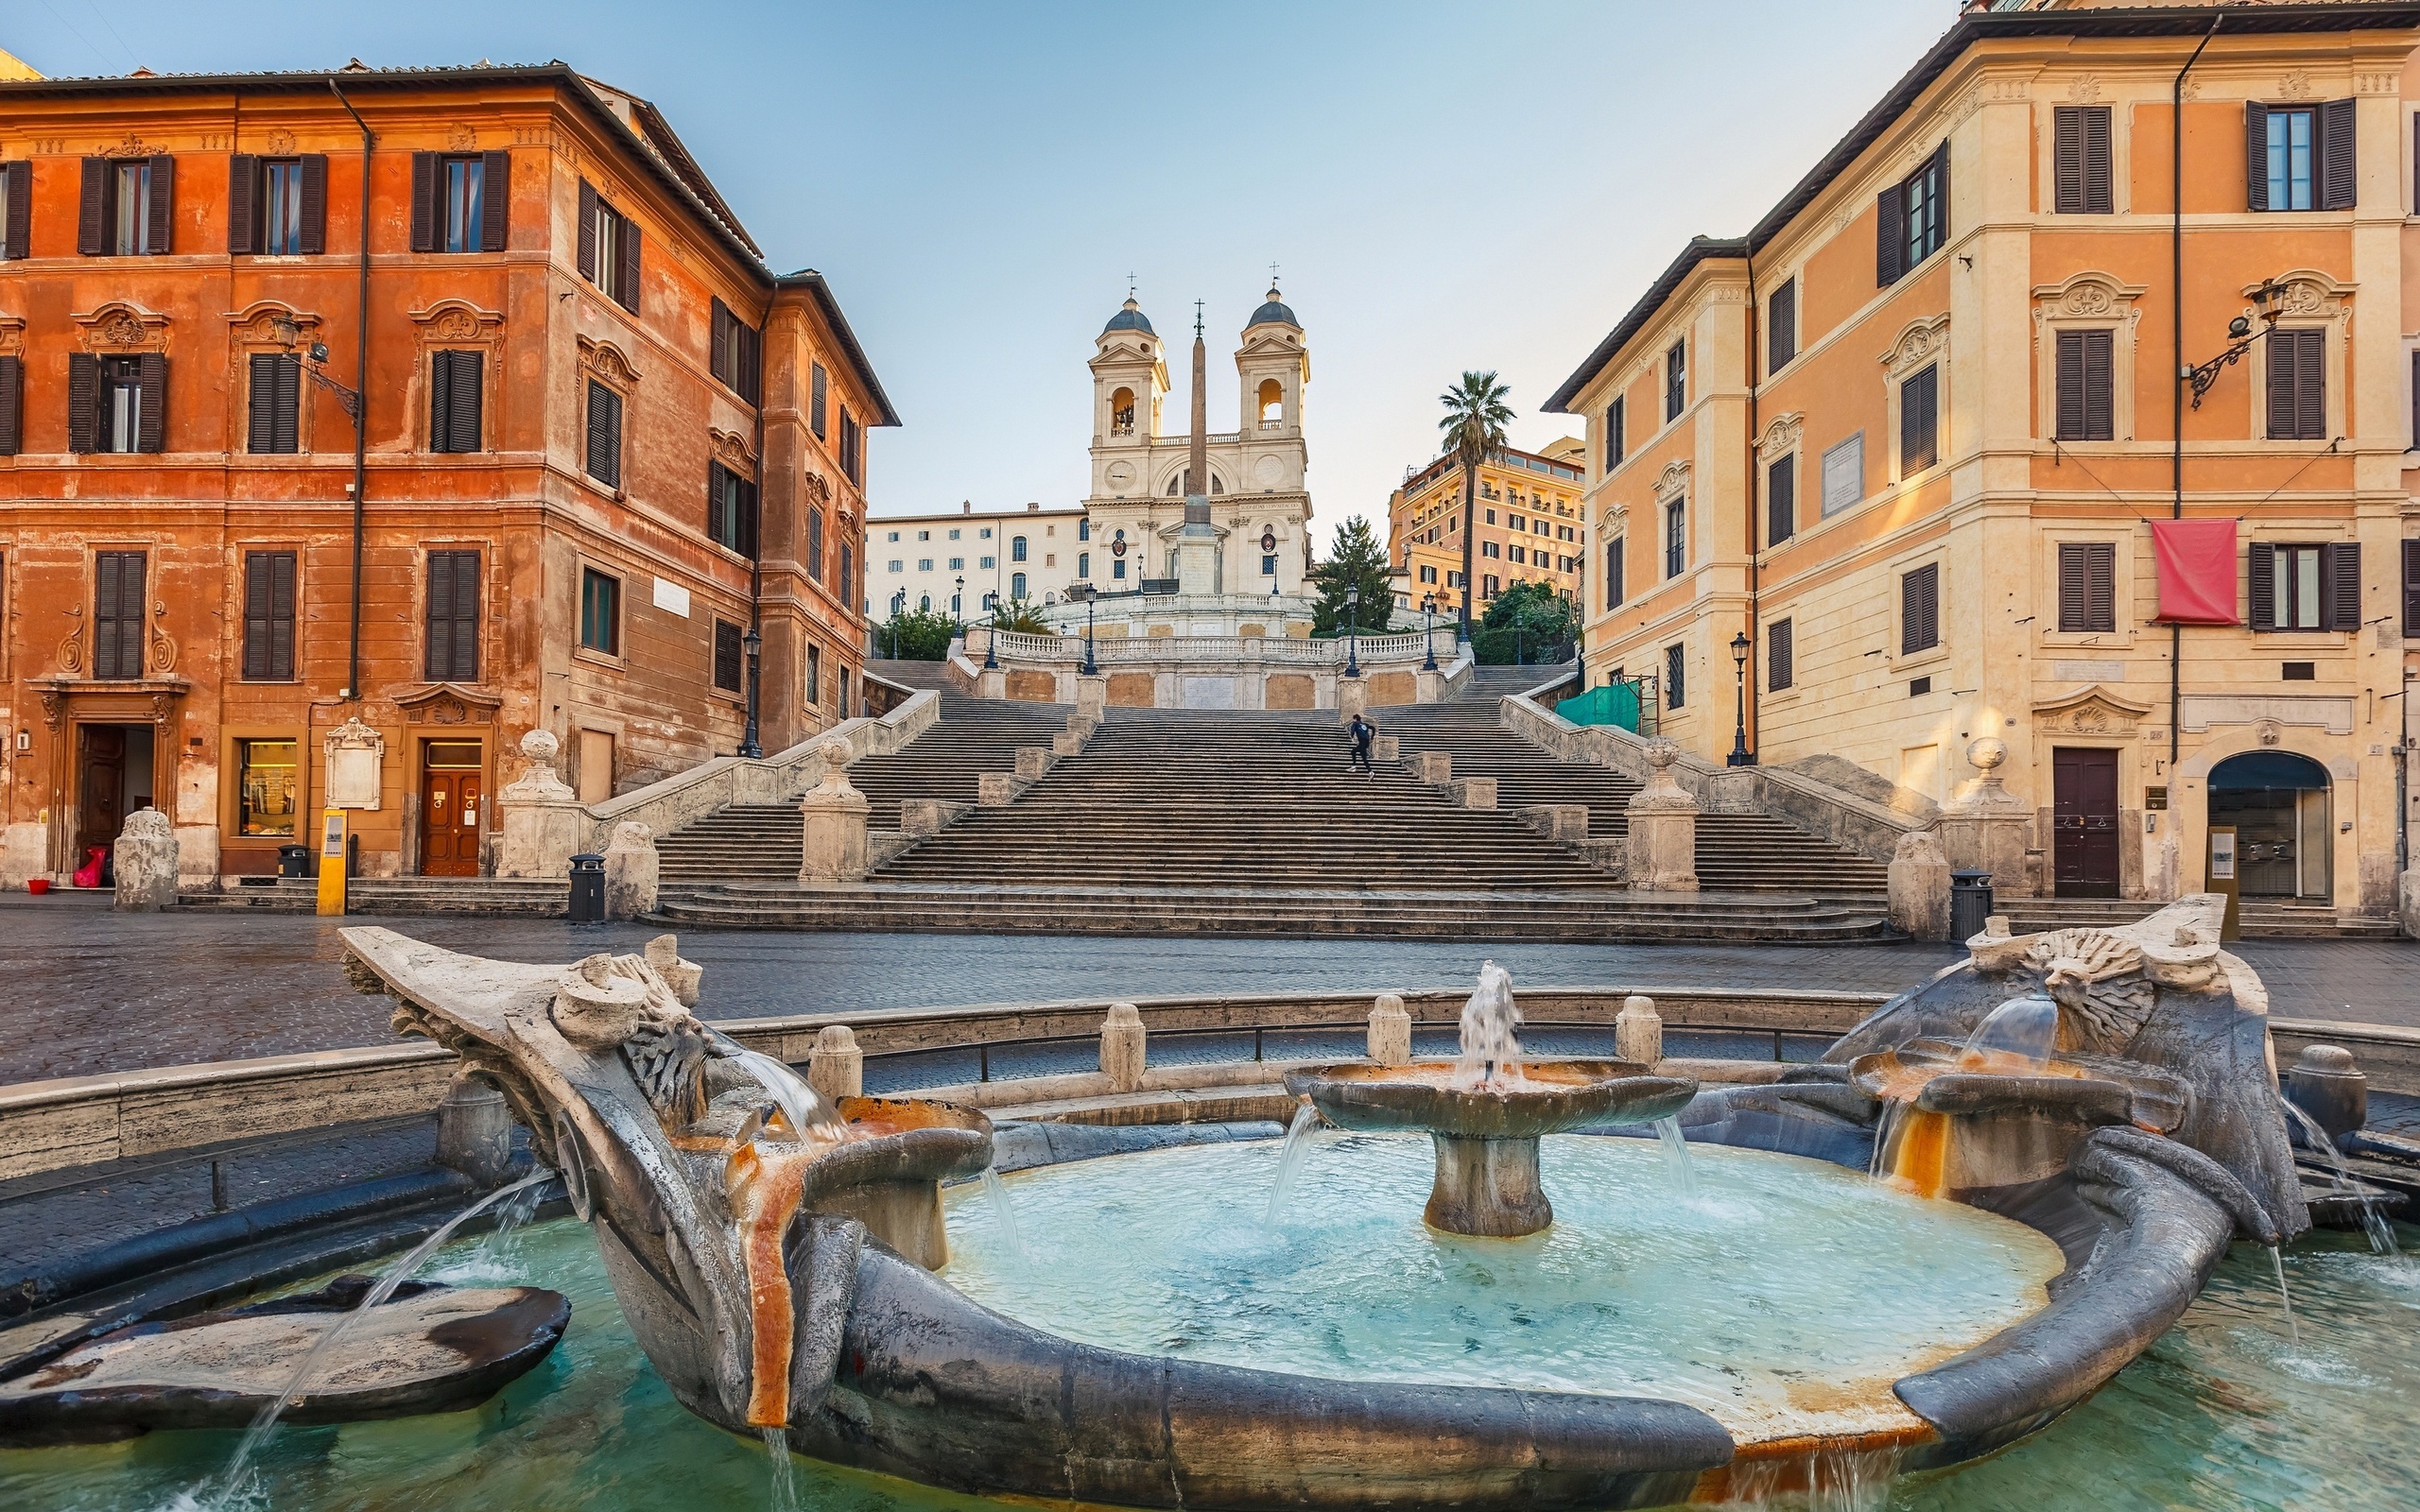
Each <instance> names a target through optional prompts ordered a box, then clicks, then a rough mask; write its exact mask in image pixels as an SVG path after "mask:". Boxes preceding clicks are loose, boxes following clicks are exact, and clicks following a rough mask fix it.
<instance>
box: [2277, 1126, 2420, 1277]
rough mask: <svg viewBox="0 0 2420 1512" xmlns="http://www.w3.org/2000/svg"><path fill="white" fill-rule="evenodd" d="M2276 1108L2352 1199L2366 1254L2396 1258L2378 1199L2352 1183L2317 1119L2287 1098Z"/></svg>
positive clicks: (2397, 1250) (2399, 1251) (2391, 1229)
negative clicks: (2367, 1249)
mask: <svg viewBox="0 0 2420 1512" xmlns="http://www.w3.org/2000/svg"><path fill="white" fill-rule="evenodd" d="M2277 1106H2278V1107H2280V1108H2284V1109H2285V1110H2286V1114H2287V1116H2288V1117H2290V1118H2291V1119H2292V1120H2293V1121H2294V1123H2295V1125H2296V1126H2298V1127H2299V1128H2300V1129H2301V1130H2302V1135H2303V1143H2305V1144H2308V1145H2309V1146H2310V1147H2311V1148H2312V1149H2313V1150H2315V1151H2317V1152H2318V1153H2319V1154H2320V1155H2322V1156H2324V1157H2325V1159H2326V1160H2327V1174H2328V1178H2329V1179H2330V1180H2331V1181H2333V1182H2334V1183H2335V1186H2336V1190H2337V1191H2338V1192H2340V1193H2342V1194H2344V1195H2345V1196H2347V1197H2350V1198H2352V1199H2353V1205H2354V1206H2355V1207H2356V1208H2358V1209H2359V1210H2360V1213H2361V1232H2362V1233H2364V1234H2366V1235H2367V1236H2368V1237H2369V1241H2370V1252H2371V1253H2372V1254H2376V1255H2383V1256H2386V1257H2387V1258H2389V1259H2394V1258H2397V1257H2399V1256H2400V1255H2401V1254H2402V1253H2403V1251H2402V1248H2401V1246H2398V1245H2396V1244H2395V1242H2394V1225H2393V1224H2391V1223H2389V1222H2387V1217H2386V1214H2385V1213H2383V1212H2380V1211H2378V1199H2377V1197H2376V1196H2375V1195H2373V1194H2370V1193H2367V1192H2364V1191H2363V1190H2362V1189H2361V1187H2360V1184H2359V1182H2357V1181H2355V1180H2354V1179H2353V1173H2352V1172H2351V1171H2350V1170H2349V1169H2347V1168H2346V1167H2345V1164H2344V1152H2343V1151H2342V1150H2340V1149H2338V1148H2337V1147H2336V1142H2335V1141H2334V1140H2333V1139H2331V1138H2329V1137H2328V1133H2327V1130H2325V1128H2322V1127H2321V1126H2320V1125H2319V1121H2318V1120H2317V1119H2314V1118H2312V1117H2311V1116H2310V1115H2309V1114H2308V1113H2306V1112H2304V1111H2303V1110H2302V1109H2301V1108H2298V1107H2296V1106H2295V1105H2294V1101H2293V1099H2291V1098H2290V1097H2280V1098H2278V1099H2277Z"/></svg>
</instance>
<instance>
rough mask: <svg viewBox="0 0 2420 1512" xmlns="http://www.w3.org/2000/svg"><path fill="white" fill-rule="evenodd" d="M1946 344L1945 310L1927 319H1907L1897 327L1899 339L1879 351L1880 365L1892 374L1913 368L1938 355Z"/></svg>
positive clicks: (1946, 323)
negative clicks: (1898, 328) (1882, 350)
mask: <svg viewBox="0 0 2420 1512" xmlns="http://www.w3.org/2000/svg"><path fill="white" fill-rule="evenodd" d="M1948 345H1949V313H1948V312H1947V311H1946V310H1945V311H1943V312H1942V313H1941V314H1939V315H1936V316H1934V317H1933V318H1930V319H1928V320H1910V321H1909V322H1908V323H1907V324H1906V325H1905V326H1902V327H1901V328H1900V330H1899V339H1898V340H1896V341H1894V342H1893V343H1892V344H1891V350H1890V351H1888V352H1884V353H1883V354H1882V365H1883V366H1884V367H1886V368H1888V369H1891V373H1892V376H1893V377H1897V376H1899V375H1900V374H1902V373H1909V372H1913V371H1915V370H1916V369H1918V368H1921V367H1923V366H1924V365H1925V364H1926V363H1927V362H1930V361H1932V360H1933V359H1934V358H1935V357H1938V356H1940V355H1941V353H1942V352H1943V351H1944V350H1945V349H1946V348H1947V347H1948Z"/></svg>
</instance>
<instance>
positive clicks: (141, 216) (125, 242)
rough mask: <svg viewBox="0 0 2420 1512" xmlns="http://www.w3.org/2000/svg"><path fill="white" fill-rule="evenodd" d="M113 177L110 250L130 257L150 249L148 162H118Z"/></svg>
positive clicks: (120, 255) (149, 173)
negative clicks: (114, 186) (114, 178)
mask: <svg viewBox="0 0 2420 1512" xmlns="http://www.w3.org/2000/svg"><path fill="white" fill-rule="evenodd" d="M116 180H117V185H116V193H115V194H113V195H112V197H111V203H110V210H111V212H112V215H111V216H110V221H111V225H110V250H111V251H112V253H114V254H116V255H117V256H119V257H132V256H135V255H137V254H139V253H142V252H147V251H148V250H150V242H151V165H150V164H149V163H119V164H118V165H117V169H116Z"/></svg>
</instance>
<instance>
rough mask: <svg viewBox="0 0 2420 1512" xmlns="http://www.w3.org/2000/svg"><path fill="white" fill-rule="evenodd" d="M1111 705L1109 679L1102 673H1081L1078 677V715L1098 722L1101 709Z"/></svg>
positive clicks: (1080, 717)
mask: <svg viewBox="0 0 2420 1512" xmlns="http://www.w3.org/2000/svg"><path fill="white" fill-rule="evenodd" d="M1108 707H1109V679H1108V678H1107V677H1105V676H1103V675H1102V674H1100V673H1098V672H1095V673H1092V674H1090V675H1080V676H1079V677H1078V678H1077V679H1076V717H1077V718H1079V719H1090V720H1093V721H1095V722H1096V723H1098V721H1099V719H1100V715H1101V711H1102V710H1104V709H1106V708H1108Z"/></svg>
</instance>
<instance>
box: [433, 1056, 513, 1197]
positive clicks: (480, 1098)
mask: <svg viewBox="0 0 2420 1512" xmlns="http://www.w3.org/2000/svg"><path fill="white" fill-rule="evenodd" d="M437 1163H438V1164H440V1165H441V1166H443V1167H445V1168H446V1169H447V1170H449V1171H459V1172H461V1173H462V1174H463V1175H464V1176H466V1177H470V1178H471V1180H472V1181H473V1182H474V1183H475V1184H476V1185H477V1186H479V1187H481V1188H482V1189H485V1188H490V1187H500V1186H502V1185H504V1184H505V1182H507V1181H509V1180H510V1179H511V1178H512V1109H511V1108H508V1107H507V1106H505V1101H504V1093H502V1092H500V1091H496V1090H495V1088H494V1087H493V1086H492V1085H490V1084H489V1082H488V1080H487V1078H485V1077H483V1076H480V1075H477V1074H474V1073H472V1072H468V1071H458V1072H456V1073H455V1074H454V1079H453V1081H452V1082H450V1083H448V1084H447V1086H446V1088H445V1100H444V1101H442V1102H441V1103H439V1104H438V1105H437Z"/></svg>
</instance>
